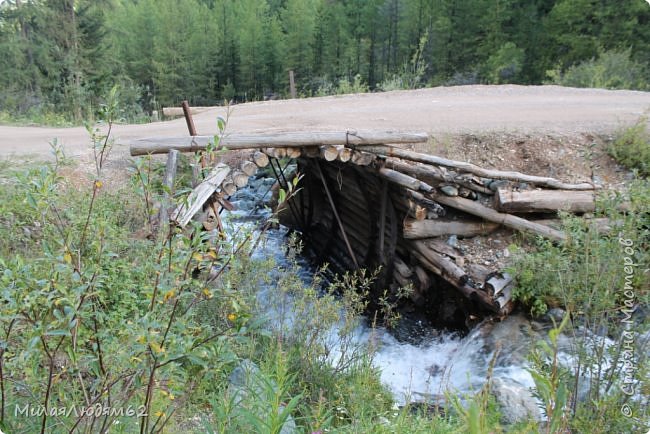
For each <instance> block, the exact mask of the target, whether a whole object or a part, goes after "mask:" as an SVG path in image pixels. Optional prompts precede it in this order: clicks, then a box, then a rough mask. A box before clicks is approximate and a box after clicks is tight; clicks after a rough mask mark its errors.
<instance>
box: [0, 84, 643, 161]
mask: <svg viewBox="0 0 650 434" xmlns="http://www.w3.org/2000/svg"><path fill="white" fill-rule="evenodd" d="M649 110H650V92H634V91H608V90H601V89H572V88H563V87H558V86H513V85H504V86H457V87H439V88H433V89H419V90H413V91H397V92H386V93H376V94H361V95H346V96H335V97H324V98H310V99H297V100H284V101H268V102H257V103H248V104H241V105H236V106H233V107H232V113H231V117H230V120H229V124H228V131H246V132H253V131H269V130H275V131H279V130H328V129H348V128H349V129H358V130H361V129H401V130H415V131H424V132H428V133H430V134H432V135H434V136H445V135H450V136H454V135H458V134H465V133H474V134H482V133H489V132H504V133H513V134H530V135H544V134H550V135H556V136H573V135H577V134H582V133H595V134H608V133H612V132H613V131H615V130H616V129H617V128H620V127H621V126H623V125H625V124H630V123H632V122H634V121H636V120H637V119H638V118H639V116H641V115H642V114H643V113H644V112H645V113H648V111H649ZM218 115H224V109H223V108H214V109H210V110H207V111H205V112H202V113H199V114H197V115H195V123H196V127H197V130H198V132H199V134H213V133H215V132H216V130H217V128H216V121H215V119H216V117H217V116H218ZM184 135H187V129H186V127H185V121H184V120H183V119H177V120H173V121H168V122H157V123H152V124H146V125H118V126H116V127H115V128H114V137H115V139H116V151H117V153H118V154H119V155H123V156H125V155H126V154H127V153H128V151H127V149H128V144H129V142H130V140H132V139H135V138H142V137H151V136H184ZM54 138H57V139H58V140H59V142H61V143H63V144H64V146H65V149H66V153H67V154H68V155H80V154H82V153H85V152H87V151H88V142H89V141H88V135H87V133H86V131H85V129H84V128H80V127H76V128H41V127H10V126H0V157H10V156H12V155H13V156H19V155H21V156H26V155H32V156H34V157H39V156H47V155H49V149H50V148H49V145H48V143H49V142H50V141H51V140H52V139H54Z"/></svg>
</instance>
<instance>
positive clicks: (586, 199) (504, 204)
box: [494, 188, 596, 213]
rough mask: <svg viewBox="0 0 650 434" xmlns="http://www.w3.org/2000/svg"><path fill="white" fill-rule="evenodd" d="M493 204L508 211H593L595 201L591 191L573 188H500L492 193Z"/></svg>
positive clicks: (500, 209) (503, 210) (501, 209)
mask: <svg viewBox="0 0 650 434" xmlns="http://www.w3.org/2000/svg"><path fill="white" fill-rule="evenodd" d="M494 198H495V206H496V208H497V209H498V210H499V211H502V212H508V213H530V212H556V211H568V212H573V213H585V212H593V211H594V210H595V209H596V201H595V198H594V192H593V191H575V190H526V191H512V190H509V189H505V188H500V189H498V190H497V193H496V194H495V195H494Z"/></svg>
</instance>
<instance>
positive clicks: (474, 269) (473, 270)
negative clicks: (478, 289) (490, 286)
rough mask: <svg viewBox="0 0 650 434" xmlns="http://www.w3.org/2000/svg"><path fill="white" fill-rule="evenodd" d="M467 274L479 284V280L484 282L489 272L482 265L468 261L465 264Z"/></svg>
mask: <svg viewBox="0 0 650 434" xmlns="http://www.w3.org/2000/svg"><path fill="white" fill-rule="evenodd" d="M467 274H469V276H470V277H471V278H472V280H473V281H474V282H475V283H477V284H480V283H481V282H483V283H485V280H486V279H487V278H488V275H489V274H490V270H489V269H488V268H487V267H484V266H483V265H480V264H475V263H473V262H470V263H469V264H467Z"/></svg>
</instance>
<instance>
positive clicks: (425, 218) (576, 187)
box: [130, 130, 596, 315]
mask: <svg viewBox="0 0 650 434" xmlns="http://www.w3.org/2000/svg"><path fill="white" fill-rule="evenodd" d="M215 140H218V147H219V148H220V149H226V150H250V151H251V152H250V157H249V159H248V160H246V161H244V162H243V163H241V165H240V166H239V167H228V166H227V165H225V164H223V163H220V164H218V165H217V166H216V167H214V168H213V169H212V171H209V174H208V176H207V177H206V178H205V179H204V180H203V181H202V182H200V183H199V184H198V185H197V186H196V187H195V188H194V190H193V191H192V192H191V194H190V195H189V197H188V198H187V200H185V201H184V202H183V204H182V205H180V206H179V207H177V208H176V209H175V210H173V212H171V213H169V218H170V221H171V222H172V223H173V224H176V225H179V226H181V227H182V226H185V225H187V224H188V223H189V222H190V221H191V220H192V219H197V216H200V217H198V218H199V219H203V220H202V221H203V223H204V226H205V227H206V228H211V227H215V222H214V221H205V220H210V219H212V220H214V219H217V224H220V222H219V221H218V218H219V217H218V216H219V211H220V210H221V208H223V207H226V208H227V207H228V206H229V202H228V201H227V200H226V199H227V197H228V196H230V195H232V194H233V193H234V192H236V191H237V189H240V188H244V187H245V186H246V184H247V182H248V179H249V177H250V176H253V175H254V174H255V171H256V170H257V168H261V167H265V166H267V165H269V164H270V165H271V167H272V168H273V172H274V173H275V174H276V177H277V180H278V183H279V184H280V185H281V186H283V185H286V183H287V182H288V179H287V178H288V177H289V175H287V174H286V173H284V172H283V169H282V165H281V164H280V163H279V160H284V161H285V162H286V161H287V160H291V161H295V164H296V169H295V170H294V171H293V173H300V174H301V175H302V178H301V181H300V183H301V184H300V187H301V189H300V191H299V193H298V194H297V195H295V196H293V197H292V198H291V199H290V200H289V201H288V203H285V204H280V206H281V208H282V211H281V213H280V221H281V223H283V224H285V225H286V226H289V227H291V228H293V229H296V230H298V231H299V232H300V233H301V234H302V237H303V238H304V240H305V242H306V245H307V246H308V248H309V251H310V252H311V254H312V256H313V257H314V258H315V260H316V261H317V262H319V263H328V264H329V265H330V269H331V270H333V271H334V272H341V273H342V272H345V271H349V270H356V269H358V268H368V269H377V268H379V269H380V270H381V271H380V272H379V277H378V279H377V282H376V285H377V287H378V288H379V289H378V290H379V291H384V290H385V289H386V288H393V287H395V286H410V287H412V288H413V290H414V291H413V295H412V299H413V301H414V302H426V300H437V301H438V302H440V297H439V294H441V293H442V292H441V290H440V287H441V285H447V287H450V288H453V290H454V291H455V294H457V295H458V296H460V297H461V298H462V299H464V300H465V301H466V303H470V304H471V305H472V306H476V307H480V309H483V310H487V311H489V312H494V313H497V314H501V315H503V314H507V313H509V312H510V311H511V310H512V308H513V302H512V300H511V294H512V289H513V288H514V285H515V284H516V283H515V282H514V281H513V280H512V278H511V277H510V276H508V275H507V274H506V273H504V272H503V270H501V269H490V268H489V267H487V266H485V265H484V264H478V263H474V262H472V260H470V259H468V258H467V257H466V255H465V254H464V252H463V251H462V249H461V248H459V246H458V245H456V244H455V243H454V242H448V241H449V240H448V238H449V237H450V236H455V237H457V238H471V237H476V236H482V235H485V234H489V233H491V232H493V231H495V230H497V229H500V228H505V229H506V230H509V231H523V232H527V233H530V234H533V235H536V236H542V237H546V238H549V239H551V240H553V241H555V242H562V241H563V240H564V239H565V234H564V233H563V232H562V231H561V230H559V229H557V228H556V227H555V226H556V225H555V224H554V223H553V222H554V220H548V218H549V216H548V213H555V214H556V213H557V211H560V210H563V211H569V212H574V213H584V212H591V211H593V209H594V197H595V190H596V186H594V185H593V184H592V183H589V182H581V183H577V184H572V183H567V182H564V181H561V180H557V179H553V178H548V177H540V176H533V175H528V174H524V173H519V172H512V171H500V170H494V169H491V168H481V167H478V166H476V165H473V164H469V163H465V162H462V161H454V160H449V159H446V158H441V157H436V156H433V155H428V154H422V153H418V152H414V151H412V150H409V149H408V146H409V145H410V144H414V143H424V142H427V141H428V135H427V134H424V133H413V132H399V131H353V130H346V131H324V132H310V133H307V132H287V133H268V134H228V135H224V136H223V137H219V138H218V139H215V137H213V136H193V137H178V138H148V139H141V140H136V141H134V142H133V143H132V144H131V149H130V152H131V155H133V156H139V155H148V154H162V153H170V152H171V154H170V156H171V155H175V154H174V153H175V152H176V151H181V152H201V151H204V150H205V149H206V147H207V146H208V145H209V144H210V143H215ZM274 162H275V164H274ZM276 166H277V167H276ZM285 167H286V164H285ZM289 181H290V180H289ZM524 184H525V186H526V188H523V189H522V185H524ZM210 210H211V212H207V211H210ZM201 211H203V212H201ZM544 213H546V215H543V214H544ZM540 214H542V215H541V216H540ZM161 215H163V216H167V215H168V214H166V213H163V214H161ZM531 216H535V217H536V220H531V219H530V217H531ZM540 217H541V218H544V217H547V219H546V220H542V219H540ZM553 217H555V216H550V218H551V219H552V218H553ZM555 221H557V220H555ZM380 293H381V292H380Z"/></svg>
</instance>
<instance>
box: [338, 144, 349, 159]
mask: <svg viewBox="0 0 650 434" xmlns="http://www.w3.org/2000/svg"><path fill="white" fill-rule="evenodd" d="M351 159H352V149H350V148H346V147H345V146H342V147H341V148H340V149H339V156H338V160H339V161H340V162H342V163H347V162H348V161H350V160H351Z"/></svg>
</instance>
